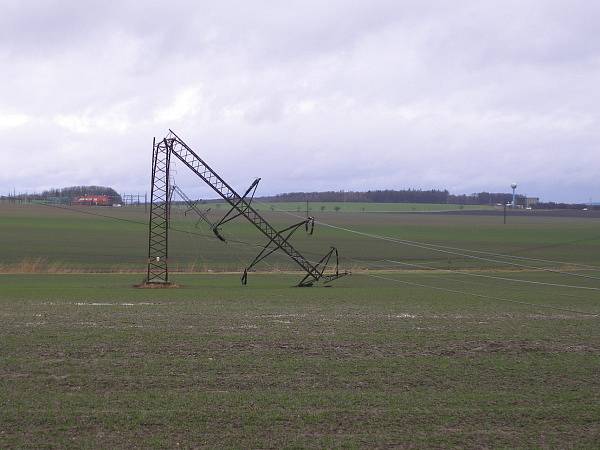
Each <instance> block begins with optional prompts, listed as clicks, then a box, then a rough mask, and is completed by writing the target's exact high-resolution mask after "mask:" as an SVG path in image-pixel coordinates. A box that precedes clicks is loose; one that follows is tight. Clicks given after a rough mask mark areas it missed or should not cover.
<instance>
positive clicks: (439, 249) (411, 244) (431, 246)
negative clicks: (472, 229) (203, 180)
mask: <svg viewBox="0 0 600 450" xmlns="http://www.w3.org/2000/svg"><path fill="white" fill-rule="evenodd" d="M275 211H277V212H282V213H285V214H289V215H291V216H293V217H297V218H298V217H302V216H299V215H297V214H293V213H290V212H289V211H281V210H275ZM315 223H316V224H319V225H322V226H324V227H328V228H332V229H337V230H340V231H345V232H348V233H353V234H356V235H359V236H363V237H368V238H371V239H378V240H383V241H388V242H394V243H396V244H400V245H406V246H409V247H416V248H421V249H424V250H430V251H434V252H440V253H445V254H450V255H454V256H460V257H463V258H469V259H475V260H480V261H486V262H493V263H497V264H505V265H510V266H514V267H521V268H524V269H530V270H539V271H544V272H551V273H556V274H560V275H565V276H573V277H580V278H588V279H592V280H599V281H600V277H594V276H591V275H585V274H580V273H573V272H565V271H561V270H556V269H550V268H547V267H539V266H531V265H527V264H520V263H516V262H510V261H502V260H498V259H491V258H484V257H481V256H475V255H469V254H466V253H459V252H455V251H451V250H446V249H444V248H442V247H447V246H437V245H434V244H428V243H421V242H417V241H410V240H406V239H399V238H394V237H391V236H384V235H378V234H374V233H367V232H364V231H358V230H353V229H351V228H346V227H340V226H338V225H332V224H329V223H327V222H323V221H321V220H316V219H315ZM449 248H456V247H449ZM460 250H461V251H466V252H469V251H470V250H466V249H460ZM473 252H475V251H473ZM477 252H478V253H486V252H479V251H477ZM498 255H499V254H498ZM504 257H506V256H504ZM556 262H558V261H556ZM573 265H575V264H573Z"/></svg>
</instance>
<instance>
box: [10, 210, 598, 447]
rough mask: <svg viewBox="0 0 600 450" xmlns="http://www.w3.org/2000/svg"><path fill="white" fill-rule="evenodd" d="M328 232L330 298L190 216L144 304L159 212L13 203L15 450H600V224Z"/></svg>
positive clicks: (434, 223)
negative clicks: (340, 273) (164, 275)
mask: <svg viewBox="0 0 600 450" xmlns="http://www.w3.org/2000/svg"><path fill="white" fill-rule="evenodd" d="M215 209H216V208H215ZM264 211H265V214H266V216H267V217H268V219H269V220H272V221H273V222H274V223H275V224H276V225H277V226H279V227H282V228H283V227H285V226H287V225H289V224H291V223H293V222H294V220H298V219H297V218H296V217H294V216H293V215H298V214H297V212H294V211H293V209H292V211H291V214H293V215H290V213H289V211H288V213H287V214H286V213H279V212H276V211H270V210H269V211H266V209H265V210H264ZM213 212H214V214H212V213H211V215H210V217H211V219H213V220H215V219H217V216H218V214H223V212H224V208H220V210H219V211H213ZM99 215H102V216H105V217H100V216H99ZM314 215H315V216H316V219H317V220H318V221H320V222H322V223H321V224H319V223H317V225H316V228H315V233H314V235H313V236H307V235H306V234H305V233H304V230H300V231H299V232H298V234H297V236H295V237H294V240H293V241H294V243H296V244H297V245H298V248H299V249H300V250H301V251H303V252H304V253H305V254H306V255H307V256H308V257H309V258H311V259H313V258H314V259H317V258H319V257H320V255H322V254H324V253H325V252H326V251H327V250H328V248H329V246H331V245H334V246H336V247H337V248H338V249H339V251H340V257H341V259H340V266H341V268H348V269H351V270H352V272H353V273H352V275H350V276H348V277H344V278H342V279H340V280H337V281H336V282H335V283H333V284H332V287H331V288H324V287H313V288H303V289H300V288H294V287H291V286H293V285H294V284H295V283H297V282H298V280H299V278H300V276H301V274H300V272H297V271H296V269H295V267H294V266H293V265H291V264H290V263H289V262H288V261H287V260H286V259H285V258H283V257H281V256H275V255H273V257H272V258H270V259H269V260H268V261H267V262H265V264H262V265H261V266H259V272H258V273H255V274H250V277H249V284H248V285H247V286H241V285H240V283H239V273H229V272H239V271H240V270H241V269H242V268H243V267H244V266H245V265H246V264H247V263H248V262H249V261H250V260H251V259H252V258H253V256H254V255H255V254H256V253H257V252H258V250H259V248H257V247H256V245H260V244H261V243H262V241H261V237H260V236H259V235H258V234H257V233H256V232H255V231H254V230H253V229H252V228H250V227H249V226H248V225H246V224H245V223H244V222H239V223H237V222H236V223H231V224H227V225H226V226H224V227H223V234H224V235H225V236H226V237H227V238H229V239H230V242H229V243H227V244H224V243H222V242H221V241H219V240H217V239H216V238H215V237H214V236H213V235H212V233H211V231H210V230H209V229H208V227H207V226H206V225H198V226H196V223H195V222H196V221H195V218H193V217H191V216H190V215H187V216H186V215H184V210H183V209H175V210H174V211H173V215H172V226H173V228H172V230H171V244H170V264H171V268H172V269H173V273H172V279H173V281H174V282H176V283H177V284H178V285H179V287H178V288H172V289H136V288H134V287H133V286H134V285H135V284H137V283H139V282H140V281H142V278H143V272H144V269H145V257H146V246H147V224H145V222H146V220H147V216H146V214H145V213H144V211H143V208H118V209H117V208H107V209H102V208H75V209H74V210H63V209H57V208H51V207H45V206H41V205H37V206H32V205H25V206H18V205H0V248H1V249H2V256H1V257H0V318H1V319H0V320H1V323H2V327H0V342H1V344H0V448H23V447H30V448H33V447H35V448H38V447H47V448H56V447H77V448H81V447H84V448H87V447H101V448H111V447H112V448H115V447H116V448H131V447H140V448H147V447H161V448H164V447H169V448H171V447H185V448H189V447H208V448H214V447H227V448H232V447H233V448H267V447H268V448H280V447H287V448H290V447H292V448H302V447H310V448H332V447H348V448H357V447H410V448H432V447H433V448H440V447H446V448H448V447H462V448H464V447H477V448H486V447H495V448H496V447H502V448H515V447H521V448H522V447H528V448H531V447H533V448H573V447H577V448H597V447H598V442H600V316H599V314H600V251H599V250H600V220H599V219H593V218H558V217H509V220H508V224H507V225H503V224H502V218H501V217H497V216H485V215H484V216H466V215H460V214H455V215H448V214H444V215H435V214H401V213H399V214H389V213H376V212H373V213H370V214H364V213H363V212H362V211H355V212H351V211H346V213H345V214H342V211H340V212H334V211H327V210H325V211H316V212H314ZM300 216H302V213H300ZM325 224H327V225H331V226H334V227H338V228H332V227H331V226H327V225H325ZM341 228H344V229H346V230H342V229H341ZM348 230H351V231H353V232H351V231H348ZM359 233H360V234H359ZM377 236H379V238H377ZM381 237H385V239H382V238H381ZM240 241H242V242H240ZM431 244H434V245H435V246H436V247H435V249H433V248H432V247H431ZM442 246H443V247H442ZM476 252H485V253H476ZM498 254H505V255H512V256H513V257H506V256H498ZM514 256H518V257H520V258H521V259H518V258H514ZM524 258H528V259H524ZM434 269H435V270H434Z"/></svg>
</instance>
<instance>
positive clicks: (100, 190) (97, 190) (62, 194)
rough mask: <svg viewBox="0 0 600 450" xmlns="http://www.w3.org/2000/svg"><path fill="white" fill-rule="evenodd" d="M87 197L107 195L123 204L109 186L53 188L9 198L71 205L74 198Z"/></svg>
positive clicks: (113, 200) (115, 201)
mask: <svg viewBox="0 0 600 450" xmlns="http://www.w3.org/2000/svg"><path fill="white" fill-rule="evenodd" d="M85 195H107V196H108V197H109V198H110V199H111V201H112V202H113V203H122V202H123V200H122V198H121V195H120V194H119V193H118V192H117V191H115V190H114V189H113V188H111V187H108V186H69V187H64V188H53V189H48V190H46V191H43V192H42V193H34V194H18V195H14V196H9V197H10V198H16V199H19V200H25V201H35V200H41V201H52V202H57V203H70V202H71V201H72V200H73V199H74V198H77V197H82V196H85Z"/></svg>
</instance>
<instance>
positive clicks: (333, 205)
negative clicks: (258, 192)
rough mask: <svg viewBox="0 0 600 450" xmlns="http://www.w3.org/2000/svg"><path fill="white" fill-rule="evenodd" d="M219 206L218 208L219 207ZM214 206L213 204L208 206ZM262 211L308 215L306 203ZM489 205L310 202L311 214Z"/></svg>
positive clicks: (264, 205) (265, 205) (272, 205)
mask: <svg viewBox="0 0 600 450" xmlns="http://www.w3.org/2000/svg"><path fill="white" fill-rule="evenodd" d="M217 205H218V206H217ZM208 206H212V204H210V205H209V204H207V207H208ZM214 206H215V207H216V208H218V209H225V208H226V205H225V204H224V203H216V204H214ZM256 207H257V208H258V209H259V210H260V211H275V210H279V211H289V212H302V213H306V202H260V201H256ZM493 209H494V207H492V206H487V205H453V204H447V203H367V202H309V204H308V212H309V214H316V213H323V212H336V213H348V212H350V213H358V212H363V213H394V212H431V211H463V210H464V211H467V210H469V211H472V210H493Z"/></svg>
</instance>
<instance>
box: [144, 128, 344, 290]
mask: <svg viewBox="0 0 600 450" xmlns="http://www.w3.org/2000/svg"><path fill="white" fill-rule="evenodd" d="M171 154H173V155H175V157H176V158H177V159H179V160H180V161H181V162H182V163H183V164H184V165H185V166H187V167H188V168H189V169H190V170H191V171H192V172H193V173H195V174H196V175H197V176H198V177H199V178H200V179H201V180H203V181H204V182H205V183H206V184H207V185H208V186H210V187H211V188H212V189H213V190H214V191H215V192H216V193H217V194H218V195H219V196H220V197H221V198H222V199H223V200H225V201H226V202H227V203H228V204H229V205H230V206H231V209H230V210H229V211H228V212H227V213H226V214H225V215H224V216H223V218H222V219H221V220H220V221H219V222H217V223H216V224H211V223H210V222H209V221H208V219H206V215H205V214H204V213H203V212H202V211H200V209H199V208H197V207H194V206H195V204H194V203H193V202H192V201H191V200H189V198H188V197H187V196H185V194H183V196H182V195H181V194H182V193H183V191H181V189H179V188H173V189H174V190H176V191H177V193H178V194H179V196H180V197H182V198H183V199H184V201H185V202H186V204H187V205H188V207H189V208H190V209H192V210H193V211H195V212H196V213H197V214H198V215H199V216H200V218H201V219H202V220H205V221H206V222H207V223H209V224H210V225H211V228H212V230H213V232H214V234H215V236H216V237H218V238H219V239H220V240H221V241H224V242H226V239H225V238H224V237H223V236H222V234H221V232H220V230H221V226H222V225H224V224H226V223H227V222H229V221H231V220H233V219H235V218H237V217H240V216H243V217H244V218H246V219H247V220H248V221H249V222H250V223H251V224H252V225H254V227H255V228H256V229H258V230H259V231H260V232H261V233H262V234H263V235H264V236H265V237H266V238H267V244H266V245H265V246H264V247H263V249H262V250H261V251H260V253H259V254H258V255H257V256H256V257H255V258H254V260H253V261H252V262H251V263H250V265H249V266H248V267H247V268H246V269H245V270H244V273H243V275H242V284H246V283H247V280H248V272H249V271H251V270H252V269H253V267H254V266H255V265H256V264H258V263H259V262H260V261H262V260H263V259H264V258H266V257H267V256H269V255H271V254H272V253H273V252H275V251H277V250H280V251H282V252H284V253H285V254H287V255H288V256H289V257H290V258H291V259H292V260H293V261H294V262H295V263H296V264H297V265H298V266H300V267H301V268H302V269H303V270H304V272H305V273H306V274H305V276H304V278H302V280H301V281H300V282H299V283H298V285H297V286H301V287H304V286H312V285H313V284H314V283H317V282H322V283H328V282H331V281H333V280H335V279H337V278H340V277H343V276H345V275H347V274H348V272H340V271H339V268H338V263H339V260H338V252H337V249H335V248H334V247H331V249H330V250H329V252H328V253H327V254H325V256H323V257H322V258H321V259H320V260H319V261H318V262H312V261H309V260H308V259H306V258H305V257H304V256H303V255H302V254H301V253H300V252H299V251H298V250H297V249H296V248H295V247H294V246H293V245H292V244H291V242H290V238H291V237H292V235H293V234H294V233H295V232H296V231H297V230H298V229H300V228H301V227H302V226H304V228H305V230H306V231H307V232H308V233H310V234H312V232H313V230H314V223H315V222H314V219H313V218H312V217H307V218H306V219H305V220H303V221H301V222H298V223H296V224H294V225H291V226H289V227H287V228H284V229H283V230H279V231H278V230H276V229H275V228H274V227H273V226H272V225H271V224H270V223H269V222H267V220H266V219H265V218H264V217H262V216H261V215H260V214H259V213H258V211H257V210H256V209H254V207H253V206H252V199H253V198H254V193H255V192H256V188H257V186H258V183H259V181H260V178H257V179H256V180H254V182H253V183H252V184H251V185H250V187H249V188H248V189H247V190H246V191H245V193H244V194H243V195H239V194H238V193H237V192H236V191H235V190H234V189H233V188H232V187H231V186H230V185H229V184H228V183H227V182H225V180H223V178H221V177H220V176H219V175H218V174H217V173H216V172H215V171H214V170H213V169H212V168H211V167H210V166H209V165H208V164H206V162H204V161H203V160H202V159H201V158H200V157H199V156H198V155H197V154H196V153H195V152H194V151H193V150H192V149H191V148H190V147H189V146H188V145H187V144H186V143H185V142H183V140H181V138H179V136H177V135H176V134H175V133H174V132H173V131H172V130H169V134H168V135H167V136H166V137H165V138H164V139H163V140H162V141H161V142H160V143H158V144H156V143H155V144H154V153H153V161H154V162H153V166H152V196H151V209H150V225H149V226H150V238H149V253H148V278H147V283H167V282H168V274H167V273H168V268H167V248H168V247H167V240H168V228H169V225H168V221H169V205H168V203H169V202H168V201H169V200H170V192H169V190H170V188H169V184H168V183H169V175H168V172H169V164H170V159H169V158H170V155H171ZM186 199H187V200H186ZM334 256H335V269H334V271H333V273H327V274H326V273H325V269H326V268H327V267H328V265H329V262H330V261H331V260H332V258H333V257H334ZM163 258H164V260H163ZM151 275H152V277H151Z"/></svg>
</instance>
